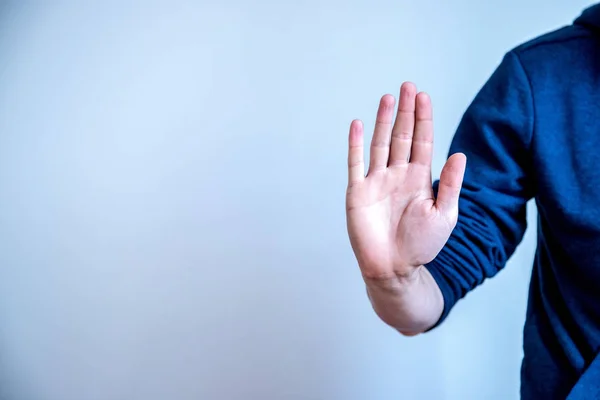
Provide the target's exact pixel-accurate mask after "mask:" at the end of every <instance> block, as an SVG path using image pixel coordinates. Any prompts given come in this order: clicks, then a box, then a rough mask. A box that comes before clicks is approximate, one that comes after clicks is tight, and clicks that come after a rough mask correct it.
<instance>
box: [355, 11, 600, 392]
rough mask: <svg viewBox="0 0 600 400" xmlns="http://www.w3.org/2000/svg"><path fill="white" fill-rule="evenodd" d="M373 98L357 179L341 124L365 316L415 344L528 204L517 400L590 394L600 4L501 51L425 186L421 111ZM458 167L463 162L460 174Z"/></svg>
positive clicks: (597, 352) (599, 251)
mask: <svg viewBox="0 0 600 400" xmlns="http://www.w3.org/2000/svg"><path fill="white" fill-rule="evenodd" d="M395 108H396V106H395V99H394V98H393V96H391V95H385V96H383V97H382V99H381V101H380V104H379V109H378V112H377V119H376V123H375V129H374V133H373V138H372V141H371V145H370V162H369V166H368V171H367V172H366V176H365V167H364V164H365V163H364V158H363V157H364V156H363V125H362V123H361V122H360V121H359V120H355V121H353V122H352V124H351V127H350V134H349V150H348V188H347V193H346V215H347V227H348V235H349V239H350V243H351V245H352V248H353V251H354V254H355V256H356V259H357V262H358V264H359V267H360V270H361V273H362V276H363V278H364V281H365V285H366V288H367V293H368V297H369V299H370V301H371V304H372V306H373V309H374V310H375V312H376V313H377V315H378V316H379V318H380V319H381V320H383V321H384V322H385V323H387V324H389V325H390V326H392V327H393V328H395V329H396V330H398V331H399V332H400V333H402V334H404V335H407V336H412V335H417V334H421V333H424V332H428V331H430V330H432V329H434V328H436V327H437V326H439V325H440V324H441V323H442V322H443V321H444V319H445V318H446V317H447V316H448V314H449V313H450V311H451V309H452V307H453V306H454V305H455V304H456V302H457V301H458V300H460V299H461V298H463V297H464V296H465V295H466V294H467V293H468V292H469V291H470V290H472V289H474V288H475V287H477V286H478V285H479V284H481V283H482V282H483V281H484V280H485V279H486V278H490V277H493V276H494V275H495V274H496V273H498V272H499V271H500V270H501V269H502V268H503V267H504V266H505V264H506V262H507V260H508V259H509V257H511V255H512V254H513V252H514V251H515V249H516V247H517V245H518V244H519V243H520V241H521V239H522V237H523V235H524V232H525V229H526V225H527V222H526V203H527V202H528V201H529V200H530V199H535V202H536V204H537V209H538V215H539V216H538V224H537V232H538V239H537V250H536V254H535V260H534V263H533V270H532V275H531V281H530V289H529V300H528V304H527V315H526V322H525V326H524V329H523V350H524V356H523V360H522V366H521V371H520V373H521V388H520V395H521V398H522V399H545V400H548V399H565V398H567V399H569V400H575V399H600V167H599V166H600V3H598V4H596V5H593V6H590V7H589V8H587V9H585V10H584V11H583V12H582V13H581V14H580V15H579V16H578V17H577V18H576V19H575V20H574V21H573V23H572V24H570V25H568V26H564V27H562V28H560V29H557V30H554V31H552V32H548V33H545V34H543V35H540V36H538V37H536V38H534V39H532V40H530V41H528V42H526V43H523V44H520V45H519V46H517V47H515V48H513V49H511V50H510V51H508V52H506V53H505V54H504V56H503V58H502V60H501V62H499V65H498V66H497V68H496V69H495V71H494V72H493V74H492V75H491V77H490V78H489V80H488V81H487V82H486V83H485V84H484V85H483V87H482V88H481V90H480V91H479V92H478V93H477V95H476V96H475V98H474V100H473V101H472V103H471V104H470V105H469V107H468V108H467V110H466V112H465V114H464V115H463V117H462V119H461V122H460V124H459V126H458V129H457V131H456V133H455V136H454V138H453V140H452V143H451V146H450V152H449V154H451V155H450V157H449V158H448V160H447V162H446V164H445V165H444V167H443V169H442V171H441V175H440V179H439V180H437V181H435V182H434V183H433V185H432V178H431V158H432V146H433V123H432V106H431V101H430V98H429V97H428V95H427V94H425V93H422V92H421V93H417V89H416V87H415V85H414V84H412V83H404V84H403V85H402V87H401V90H400V96H399V101H398V110H397V115H396V117H395V120H394V112H395ZM467 160H468V166H467Z"/></svg>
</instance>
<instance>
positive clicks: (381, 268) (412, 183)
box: [346, 83, 466, 279]
mask: <svg viewBox="0 0 600 400" xmlns="http://www.w3.org/2000/svg"><path fill="white" fill-rule="evenodd" d="M394 109H395V99H394V97H393V96H391V95H385V96H383V97H382V99H381V102H380V104H379V110H378V112H377V121H376V124H375V131H374V134H373V139H372V141H371V149H370V164H369V170H368V173H367V175H366V176H365V173H364V171H365V167H364V156H363V153H364V149H363V141H364V140H363V125H362V123H361V122H360V121H358V120H355V121H353V122H352V124H351V126H350V136H349V151H348V189H347V194H346V216H347V224H348V234H349V237H350V242H351V244H352V248H353V250H354V253H355V255H356V258H357V260H358V263H359V266H360V268H361V272H362V274H363V276H364V277H365V278H368V279H389V278H409V277H410V276H412V274H413V273H414V272H415V271H416V270H417V269H418V268H419V267H420V266H421V265H423V264H426V263H428V262H430V261H431V260H433V259H434V258H435V256H436V255H437V254H438V253H439V251H440V250H441V249H442V247H443V246H444V244H445V243H446V241H447V240H448V237H449V236H450V234H451V232H452V230H453V229H454V227H455V225H456V221H457V217H458V198H459V194H460V188H461V185H462V179H463V175H464V171H465V165H466V158H465V156H464V155H463V154H455V155H453V156H452V157H450V158H449V159H448V161H447V162H446V165H445V166H444V168H443V170H442V174H441V177H440V186H439V191H438V196H437V198H434V194H433V189H432V182H431V158H432V153H433V120H432V107H431V102H430V99H429V96H428V95H427V94H425V93H418V94H417V90H416V87H415V86H414V85H413V84H411V83H404V84H403V85H402V88H401V91H400V101H399V106H398V113H397V116H396V119H395V122H394Z"/></svg>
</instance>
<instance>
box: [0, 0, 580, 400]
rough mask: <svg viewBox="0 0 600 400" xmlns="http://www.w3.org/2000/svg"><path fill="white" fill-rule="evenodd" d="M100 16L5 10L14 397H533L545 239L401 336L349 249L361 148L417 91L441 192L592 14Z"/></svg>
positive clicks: (118, 7)
mask: <svg viewBox="0 0 600 400" xmlns="http://www.w3.org/2000/svg"><path fill="white" fill-rule="evenodd" d="M51 3H54V4H53V5H51ZM97 3H98V4H97V5H95V6H91V5H86V6H83V5H81V3H79V5H73V4H71V5H68V4H67V3H65V2H60V3H59V2H43V3H42V2H40V3H37V4H35V3H27V5H24V3H18V2H15V3H12V4H8V3H3V4H2V6H0V398H1V399H8V400H13V399H14V400H21V399H22V400H92V399H98V400H112V399H123V400H125V399H127V400H130V399H145V400H154V399H177V400H187V399H206V400H213V399H214V400H238V399H239V400H241V399H256V400H263V399H267V400H271V399H273V400H279V399H290V400H295V399H303V400H304V399H306V400H317V399H319V400H320V399H340V400H341V399H344V400H359V399H361V400H362V399H370V400H386V399H427V400H429V399H461V400H462V399H511V398H512V399H515V398H517V397H518V385H519V368H520V360H521V329H522V324H523V320H524V312H525V301H526V292H527V285H528V281H529V272H530V265H531V260H532V255H533V251H534V244H535V243H534V242H535V232H534V230H530V231H529V232H528V234H527V236H526V239H525V241H524V242H523V244H522V245H521V246H520V247H519V249H518V251H517V253H516V255H515V256H514V257H513V259H512V260H511V262H510V263H509V264H510V265H509V267H508V268H507V270H505V271H504V272H503V273H502V274H500V276H499V277H498V278H496V279H494V280H491V281H489V282H487V283H486V284H484V285H483V286H482V287H481V288H480V289H478V290H476V291H475V292H473V293H472V294H470V295H469V296H468V297H467V300H466V301H463V302H461V303H460V304H459V305H458V306H457V307H456V309H455V310H454V311H453V312H452V314H451V318H450V319H449V320H448V321H447V322H446V323H445V324H444V325H443V326H442V327H441V328H439V329H437V330H436V331H435V332H432V333H430V334H427V335H424V336H421V337H417V338H410V339H409V338H403V337H401V336H399V335H398V334H397V333H395V332H394V331H392V330H391V329H390V328H388V327H386V326H385V325H383V323H381V322H380V321H379V320H378V319H377V318H376V316H375V315H374V313H373V312H372V310H371V308H370V305H369V303H368V301H367V298H366V296H365V293H364V288H363V285H362V281H361V278H360V275H359V272H358V269H357V266H356V263H355V260H354V258H353V255H352V252H351V249H350V246H349V244H348V240H347V236H346V228H345V215H344V191H345V185H346V137H347V136H346V135H347V129H348V125H349V123H350V121H351V120H352V119H353V118H363V119H364V120H365V124H366V127H367V129H368V133H369V135H368V136H369V137H370V127H372V124H373V121H374V117H375V110H376V107H377V103H378V100H379V98H380V96H381V95H382V94H384V93H386V92H390V93H392V94H394V95H396V94H397V91H398V88H399V86H400V84H401V82H402V81H404V80H412V81H414V82H416V83H417V84H418V86H419V88H420V89H423V90H426V91H428V92H429V93H430V94H431V96H432V98H433V102H434V107H435V121H436V129H437V130H436V134H437V142H436V145H435V150H436V158H435V162H434V175H436V176H437V174H438V173H439V170H440V168H441V166H442V165H443V162H444V160H445V157H446V151H447V148H448V145H449V142H450V139H451V137H452V134H453V132H454V129H455V128H456V125H457V123H458V120H459V119H460V117H461V115H462V113H463V112H464V110H465V108H466V107H467V105H468V104H469V102H470V101H471V99H472V98H473V96H474V95H475V93H476V92H477V90H478V89H479V88H480V87H481V85H482V84H483V83H484V82H485V80H486V79H487V78H488V77H489V75H490V74H491V73H492V71H493V69H494V68H495V67H496V65H497V64H498V63H499V61H500V60H501V58H502V56H503V54H504V53H505V52H506V51H508V50H509V49H510V48H511V47H513V46H515V45H517V44H519V43H521V42H522V41H524V40H527V39H529V38H532V37H534V36H536V35H538V34H541V33H543V32H546V31H548V30H551V29H554V28H557V27H560V26H562V25H564V24H568V23H570V22H571V21H572V20H573V19H574V18H575V17H576V16H577V15H578V14H579V13H580V11H581V10H582V9H583V8H584V7H585V6H587V5H589V4H590V2H589V1H575V0H571V1H568V2H567V1H559V0H552V1H549V0H518V1H516V0H511V1H505V2H491V3H490V2H485V1H474V0H459V1H453V2H442V1H436V0H421V1H388V2H386V1H360V2H351V1H347V2H335V1H316V0H315V1H296V2H264V1H258V2H250V1H231V2H216V1H215V2H212V3H209V2H196V3H195V4H192V3H189V4H187V3H185V4H184V3H179V4H175V3H173V2H166V1H165V2H163V4H162V5H159V4H158V3H146V4H145V5H143V6H141V5H138V6H132V5H128V6H124V5H123V4H119V2H105V3H104V5H100V4H101V3H100V2H97ZM531 211H532V212H531V213H530V220H531V221H532V222H533V223H534V222H535V211H534V210H533V208H532V209H531Z"/></svg>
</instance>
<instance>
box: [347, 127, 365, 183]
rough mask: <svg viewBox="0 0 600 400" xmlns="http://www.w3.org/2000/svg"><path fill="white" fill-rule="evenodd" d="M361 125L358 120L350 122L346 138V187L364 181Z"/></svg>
mask: <svg viewBox="0 0 600 400" xmlns="http://www.w3.org/2000/svg"><path fill="white" fill-rule="evenodd" d="M363 143H364V139H363V124H362V122H361V121H359V120H354V121H352V124H351V125H350V135H349V137H348V145H349V146H348V186H352V185H354V184H356V183H360V182H362V181H363V180H364V179H365V161H364V144H363Z"/></svg>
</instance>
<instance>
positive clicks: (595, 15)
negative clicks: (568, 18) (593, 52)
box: [574, 3, 600, 30]
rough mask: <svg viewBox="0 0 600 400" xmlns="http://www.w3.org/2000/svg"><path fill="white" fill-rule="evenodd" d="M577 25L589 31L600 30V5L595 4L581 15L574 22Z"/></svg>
mask: <svg viewBox="0 0 600 400" xmlns="http://www.w3.org/2000/svg"><path fill="white" fill-rule="evenodd" d="M574 24H575V25H581V26H584V27H586V28H589V29H594V30H599V29H600V3H597V4H594V5H593V6H590V7H588V8H586V9H585V10H583V12H582V13H581V15H580V16H579V17H577V18H576V19H575V21H574Z"/></svg>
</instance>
